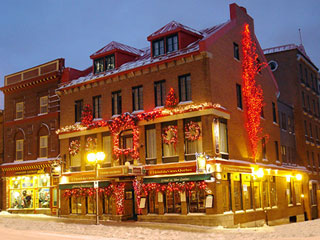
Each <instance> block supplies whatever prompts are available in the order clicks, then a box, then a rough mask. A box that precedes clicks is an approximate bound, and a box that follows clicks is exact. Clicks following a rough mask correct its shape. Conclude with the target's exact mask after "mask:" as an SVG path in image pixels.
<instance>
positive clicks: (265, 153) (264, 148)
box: [261, 138, 267, 159]
mask: <svg viewBox="0 0 320 240" xmlns="http://www.w3.org/2000/svg"><path fill="white" fill-rule="evenodd" d="M261 145H262V146H261V147H262V159H267V156H266V155H267V146H266V139H265V138H262V139H261Z"/></svg>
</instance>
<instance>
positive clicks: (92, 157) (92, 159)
mask: <svg viewBox="0 0 320 240" xmlns="http://www.w3.org/2000/svg"><path fill="white" fill-rule="evenodd" d="M105 158H106V155H105V154H104V152H97V153H89V154H88V155H87V160H88V162H89V163H90V164H94V169H95V173H96V180H97V183H98V165H99V162H102V161H103V160H104V159H105ZM98 189H99V186H97V187H96V225H98V224H99V214H98V211H99V207H98V202H99V201H98V196H99V193H98Z"/></svg>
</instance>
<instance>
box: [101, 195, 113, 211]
mask: <svg viewBox="0 0 320 240" xmlns="http://www.w3.org/2000/svg"><path fill="white" fill-rule="evenodd" d="M103 202H104V204H103V206H104V208H103V211H104V212H103V213H104V214H112V197H111V196H107V195H103Z"/></svg>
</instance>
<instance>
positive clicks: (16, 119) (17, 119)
mask: <svg viewBox="0 0 320 240" xmlns="http://www.w3.org/2000/svg"><path fill="white" fill-rule="evenodd" d="M22 119H23V118H15V119H14V120H13V121H19V120H22Z"/></svg>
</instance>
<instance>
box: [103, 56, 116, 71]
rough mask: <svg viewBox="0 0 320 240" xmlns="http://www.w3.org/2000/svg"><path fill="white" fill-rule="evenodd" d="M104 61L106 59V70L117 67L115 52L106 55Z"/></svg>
mask: <svg viewBox="0 0 320 240" xmlns="http://www.w3.org/2000/svg"><path fill="white" fill-rule="evenodd" d="M104 61H105V62H104V70H105V71H109V70H112V69H115V67H116V58H115V55H114V54H110V55H107V56H105V60H104ZM108 61H109V62H108ZM109 65H110V67H109Z"/></svg>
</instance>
